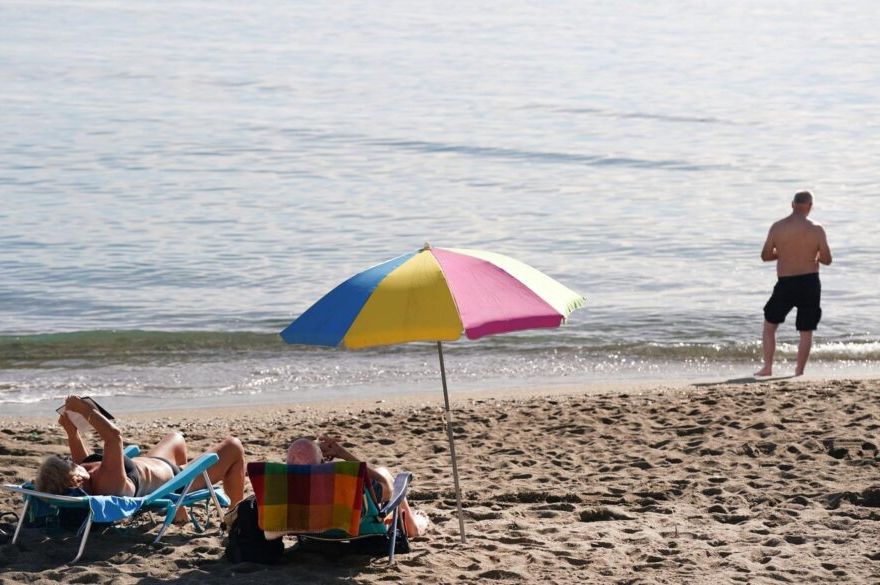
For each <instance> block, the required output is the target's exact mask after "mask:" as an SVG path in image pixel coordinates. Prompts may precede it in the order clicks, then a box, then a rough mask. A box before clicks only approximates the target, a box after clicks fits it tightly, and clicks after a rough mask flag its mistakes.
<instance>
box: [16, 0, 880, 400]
mask: <svg viewBox="0 0 880 585" xmlns="http://www.w3.org/2000/svg"><path fill="white" fill-rule="evenodd" d="M878 29H880V11H877V10H876V7H875V6H874V3H873V2H872V1H868V0H865V1H861V2H860V1H854V2H847V3H843V4H840V3H834V2H824V1H809V0H808V1H803V0H800V1H797V2H795V1H791V2H786V1H779V2H773V3H767V2H763V1H754V2H748V1H743V2H736V3H727V4H725V3H706V2H674V3H666V2H664V3H649V2H627V3H617V2H575V1H562V2H554V3H551V4H547V3H537V2H505V3H503V4H499V3H495V2H472V1H468V2H456V1H451V2H450V1H444V2H419V3H412V2H405V1H393V0H391V1H388V2H382V3H379V4H376V3H363V2H345V1H342V2H333V3H312V2H293V1H277V2H267V1H255V2H247V3H245V2H232V1H224V0H212V1H211V2H207V1H190V2H185V3H166V2H148V1H137V2H136V1H134V0H131V1H128V0H117V1H112V0H111V1H88V0H83V1H63V0H59V1H54V2H49V1H39V0H28V1H26V2H24V1H22V2H12V1H0V104H2V107H0V201H2V205H0V275H2V278H0V368H2V369H0V410H2V411H3V413H12V414H15V413H21V412H28V413H39V412H43V411H45V412H46V413H51V408H50V406H51V405H55V404H56V403H57V402H59V401H60V399H61V398H62V397H63V396H65V395H67V394H69V393H80V394H91V395H95V396H104V397H106V401H109V403H110V404H111V405H122V406H121V407H122V408H154V407H156V406H159V405H161V406H169V407H180V406H186V405H190V404H197V403H198V404H207V403H233V402H241V403H252V402H259V401H274V400H281V399H284V400H291V401H297V400H310V399H314V398H317V397H342V398H345V397H347V396H360V397H364V396H366V397H376V398H377V399H381V397H382V396H384V395H385V394H387V393H395V392H436V391H437V389H438V387H439V381H438V364H437V357H436V348H435V346H434V345H432V344H427V343H422V344H411V345H406V346H400V347H391V348H385V349H376V350H368V351H362V352H345V351H341V350H327V349H312V348H294V347H290V346H286V345H285V344H284V343H283V342H282V341H281V340H280V338H279V337H278V335H277V333H278V332H279V331H280V330H281V329H282V328H284V327H285V326H286V325H287V324H288V323H289V322H290V321H291V320H292V319H294V318H295V317H296V316H297V315H298V314H300V313H301V312H302V311H304V310H305V309H306V308H308V306H310V304H311V303H313V302H314V301H316V300H317V299H318V298H320V297H321V296H322V295H323V294H324V293H325V292H327V291H329V290H330V289H331V288H332V287H333V286H335V285H336V284H338V283H339V282H341V281H342V280H344V279H346V278H348V277H349V276H350V275H352V274H354V273H355V272H358V271H359V270H362V269H364V268H366V267H368V266H371V265H373V264H376V263H378V262H382V261H384V260H387V259H389V258H392V257H394V256H397V255H400V254H402V253H405V252H409V251H413V250H415V249H418V248H420V247H421V246H422V244H423V243H424V242H426V241H427V242H430V243H431V244H433V245H436V246H441V247H470V248H478V249H486V250H491V251H495V252H500V253H503V254H507V255H510V256H513V257H515V258H518V259H520V260H522V261H525V262H527V263H529V264H531V265H533V266H535V267H536V268H538V269H540V270H542V271H544V272H546V273H547V274H549V275H551V276H553V277H555V278H557V279H558V280H560V281H561V282H563V283H564V284H566V285H568V286H569V287H571V288H573V289H575V290H577V291H579V292H581V293H582V294H584V295H585V296H586V297H587V305H586V307H585V308H584V309H581V310H579V311H576V312H575V313H574V314H573V315H572V316H571V318H570V320H569V322H568V323H566V324H565V325H564V326H563V327H562V328H560V329H555V330H543V331H535V332H523V333H518V334H509V335H504V336H498V337H494V338H486V339H482V340H479V341H475V342H469V341H460V342H458V343H451V344H446V346H445V350H446V367H447V373H448V376H449V383H450V387H451V389H452V391H453V394H454V391H455V389H457V388H487V387H504V386H530V385H534V384H545V385H552V384H580V383H584V382H589V381H591V380H625V379H633V378H651V379H654V378H673V377H675V378H682V377H684V378H692V379H696V378H701V379H706V378H708V379H717V380H724V379H731V378H737V377H742V376H744V375H748V374H750V373H751V372H752V371H754V369H756V368H757V366H758V363H759V355H760V332H761V323H762V313H761V309H762V306H763V304H764V302H765V301H766V299H767V297H768V296H769V293H770V290H771V288H772V286H773V283H774V281H775V272H774V266H773V265H772V263H766V264H765V263H762V262H761V261H760V258H759V253H760V249H761V246H762V244H763V241H764V237H765V235H766V232H767V229H768V227H769V225H770V224H771V223H772V221H774V220H776V219H779V218H781V217H782V216H784V215H785V214H787V213H788V212H789V210H790V208H789V202H790V200H791V197H792V195H793V194H794V193H795V192H796V191H799V190H802V189H810V190H812V191H813V192H814V193H815V195H816V203H815V207H814V211H813V217H814V219H815V220H817V221H819V222H820V223H822V224H823V225H824V226H825V227H826V229H827V232H828V237H829V242H830V244H831V247H832V250H833V252H834V263H833V265H832V266H830V267H828V268H827V269H823V271H822V280H823V308H824V317H823V320H822V323H821V325H820V328H819V331H818V332H817V334H816V338H815V347H814V351H813V356H812V358H811V362H810V365H809V371H810V372H813V373H820V374H822V373H826V374H833V375H847V374H865V373H868V374H870V373H873V372H875V371H876V367H877V365H878V363H880V312H878V310H877V283H878V277H877V275H878V272H880V254H878V253H877V249H878V243H880V238H878V236H877V220H878V218H880V195H878V179H877V169H878V168H880V143H878V140H877V136H878V135H880V128H878V125H880V117H878V116H877V115H876V113H877V104H878V103H880V68H878V67H877V66H876V64H877V62H878V59H880V37H878V36H877V34H876V31H877V30H878ZM796 341H797V334H796V332H795V331H794V324H793V315H792V316H791V317H790V318H789V320H788V322H786V323H785V324H784V325H782V326H781V327H780V351H779V356H778V357H779V359H780V362H781V364H780V365H779V366H778V371H779V372H780V373H785V372H788V371H790V370H791V369H792V364H791V362H792V359H793V356H794V352H795V349H796V345H795V344H796Z"/></svg>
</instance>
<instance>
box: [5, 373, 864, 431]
mask: <svg viewBox="0 0 880 585" xmlns="http://www.w3.org/2000/svg"><path fill="white" fill-rule="evenodd" d="M842 380H857V381H872V380H880V376H878V375H874V374H855V375H853V374H849V373H845V374H842V375H839V376H836V375H830V376H829V375H824V374H812V375H811V374H809V373H808V374H806V375H804V376H799V377H794V376H792V375H788V374H782V375H774V376H770V377H768V378H755V377H753V376H743V377H738V378H728V379H725V380H721V379H715V378H711V377H704V378H645V379H642V378H624V379H618V380H607V379H596V380H591V381H586V382H584V381H580V380H579V381H576V382H575V381H571V382H559V383H557V384H548V383H546V380H542V382H543V383H539V384H538V385H531V386H524V385H509V386H502V385H496V386H492V387H489V388H482V389H475V388H472V387H467V388H464V389H454V390H449V401H450V405H451V407H452V409H453V411H454V410H455V404H456V403H462V402H472V401H475V400H488V399H496V400H508V399H519V400H523V399H530V398H537V397H552V396H571V395H580V394H584V395H589V396H599V395H604V394H612V395H613V394H621V395H624V394H633V393H639V392H651V393H655V392H663V391H670V390H684V389H688V388H695V389H696V388H708V387H713V386H721V385H753V384H767V383H774V382H783V381H788V382H835V381H842ZM372 391H373V390H372V389H371V390H368V391H367V392H365V394H369V393H370V392H372ZM98 398H100V400H99V401H100V402H101V404H102V405H104V406H107V407H108V410H110V411H111V412H113V413H118V414H120V415H124V416H123V418H125V419H131V420H137V421H143V420H149V419H152V418H165V419H168V418H180V417H187V418H193V419H204V418H212V417H216V416H226V415H229V414H241V413H242V412H243V411H242V409H243V408H244V407H246V408H247V410H246V412H247V413H248V414H255V415H262V414H271V413H273V412H275V411H278V410H290V409H299V410H305V411H310V412H313V413H316V414H333V413H338V412H341V411H345V410H352V409H367V408H374V407H377V406H382V407H386V408H395V407H396V408H401V407H402V408H413V407H422V406H436V405H441V406H442V404H443V392H442V388H441V387H440V381H439V379H438V381H437V388H436V389H435V390H434V391H430V390H420V391H417V392H405V391H404V392H395V393H391V394H388V395H386V396H378V395H377V396H359V395H348V396H334V397H331V398H321V397H316V396H314V395H312V394H309V395H306V396H303V397H300V400H296V399H294V396H293V395H277V394H275V395H270V396H259V395H258V396H250V397H241V399H240V400H232V401H229V400H226V399H227V398H228V397H219V398H220V399H221V401H222V402H224V404H219V405H210V404H208V403H207V402H208V399H201V400H198V401H195V402H194V403H193V404H192V405H191V406H189V407H182V406H180V405H178V404H172V405H169V406H167V407H161V408H157V407H155V406H147V407H143V408H132V404H136V403H137V402H138V401H139V400H140V399H137V398H135V399H131V398H130V397H106V398H102V397H98ZM261 398H263V399H262V400H261ZM120 402H122V403H123V407H122V408H119V405H120ZM27 406H28V407H30V408H32V407H33V405H27ZM54 408H55V407H54V406H52V407H49V406H45V405H40V409H41V410H46V411H47V412H46V413H45V414H22V413H17V412H13V413H11V414H7V413H5V412H4V413H0V424H5V423H9V422H15V421H21V422H25V421H28V422H33V423H40V422H45V421H55V420H56V419H57V416H56V414H55V412H54Z"/></svg>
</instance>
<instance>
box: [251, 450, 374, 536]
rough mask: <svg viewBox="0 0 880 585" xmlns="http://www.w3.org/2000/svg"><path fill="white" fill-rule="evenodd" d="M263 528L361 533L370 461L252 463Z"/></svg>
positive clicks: (309, 531) (258, 513)
mask: <svg viewBox="0 0 880 585" xmlns="http://www.w3.org/2000/svg"><path fill="white" fill-rule="evenodd" d="M247 471H248V477H249V478H250V480H251V486H253V488H254V494H255V495H256V499H257V518H258V524H259V526H260V528H261V529H263V530H265V531H272V532H283V531H287V532H302V533H313V534H314V533H320V532H326V531H328V530H333V529H337V530H342V531H343V532H345V533H346V534H348V535H349V536H357V534H358V525H359V524H360V521H361V514H362V513H363V507H364V482H365V481H366V478H367V464H366V463H362V462H360V461H338V462H335V463H324V464H321V465H285V464H284V463H265V462H260V463H248V465H247Z"/></svg>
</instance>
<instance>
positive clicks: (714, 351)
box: [0, 323, 880, 369]
mask: <svg viewBox="0 0 880 585" xmlns="http://www.w3.org/2000/svg"><path fill="white" fill-rule="evenodd" d="M273 324H274V323H273ZM271 329H272V330H273V331H274V330H275V329H280V328H277V327H272V328H271ZM445 347H446V351H447V352H449V353H450V354H453V355H459V356H462V358H464V359H470V358H477V357H480V356H482V357H491V356H512V357H515V356H520V357H521V358H525V359H529V360H532V359H537V360H545V361H546V360H565V359H572V360H590V361H608V360H610V361H612V362H614V361H618V360H621V359H637V360H646V361H652V360H658V361H680V362H685V363H687V362H691V361H708V362H742V361H749V360H754V359H757V358H758V357H760V355H761V343H760V340H752V341H730V340H728V341H719V342H711V343H710V342H691V343H661V342H643V343H635V342H630V343H625V342H614V341H612V340H611V339H607V338H606V339H605V340H602V339H597V338H595V337H594V336H592V335H587V334H585V333H584V332H582V331H578V330H576V329H575V328H569V329H565V328H563V329H561V330H558V331H554V334H553V335H548V334H546V333H543V332H541V331H535V332H522V333H520V334H510V335H503V336H496V337H490V338H486V339H484V340H480V341H479V342H460V343H450V344H447V345H446V346H445ZM327 352H328V349H327V348H320V347H309V346H290V345H287V344H285V343H284V342H283V341H282V340H281V338H280V337H279V336H278V334H277V333H274V332H271V333H270V332H253V331H229V332H220V331H144V330H96V331H80V332H69V333H52V334H41V335H20V336H0V368H7V369H15V368H89V367H100V366H105V365H108V364H131V365H145V364H150V365H156V364H161V363H184V362H205V363H207V362H212V361H217V360H220V361H223V360H236V359H242V358H246V357H248V356H253V355H260V356H263V357H267V356H281V357H285V356H286V357H290V358H293V357H294V356H296V358H297V359H300V360H301V359H305V360H309V359H310V357H309V356H315V355H316V354H326V353H327ZM356 353H358V354H360V355H362V356H370V357H373V358H377V359H381V358H382V357H383V356H384V357H388V358H392V359H393V356H401V355H402V356H421V355H428V354H431V353H434V344H433V343H427V342H418V343H409V344H401V345H394V346H388V347H380V348H374V349H368V350H359V351H358V352H356ZM777 353H778V355H779V356H780V357H783V358H785V357H793V356H795V355H796V354H797V345H796V344H790V343H780V344H779V345H778V347H777ZM811 359H813V360H821V361H833V360H858V361H868V362H872V361H880V341H877V340H873V339H864V340H846V341H844V340H832V341H827V342H823V343H818V344H816V345H815V346H814V348H813V352H812V358H811Z"/></svg>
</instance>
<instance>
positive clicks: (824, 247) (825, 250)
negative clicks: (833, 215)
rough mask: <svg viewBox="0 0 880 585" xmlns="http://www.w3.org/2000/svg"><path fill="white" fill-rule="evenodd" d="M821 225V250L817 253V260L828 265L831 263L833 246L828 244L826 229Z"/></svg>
mask: <svg viewBox="0 0 880 585" xmlns="http://www.w3.org/2000/svg"><path fill="white" fill-rule="evenodd" d="M818 227H819V251H818V252H817V253H816V261H817V262H819V263H820V264H824V265H825V266H828V265H829V264H831V248H830V247H829V246H828V237H827V236H826V235H825V229H824V228H823V227H822V226H818Z"/></svg>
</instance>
